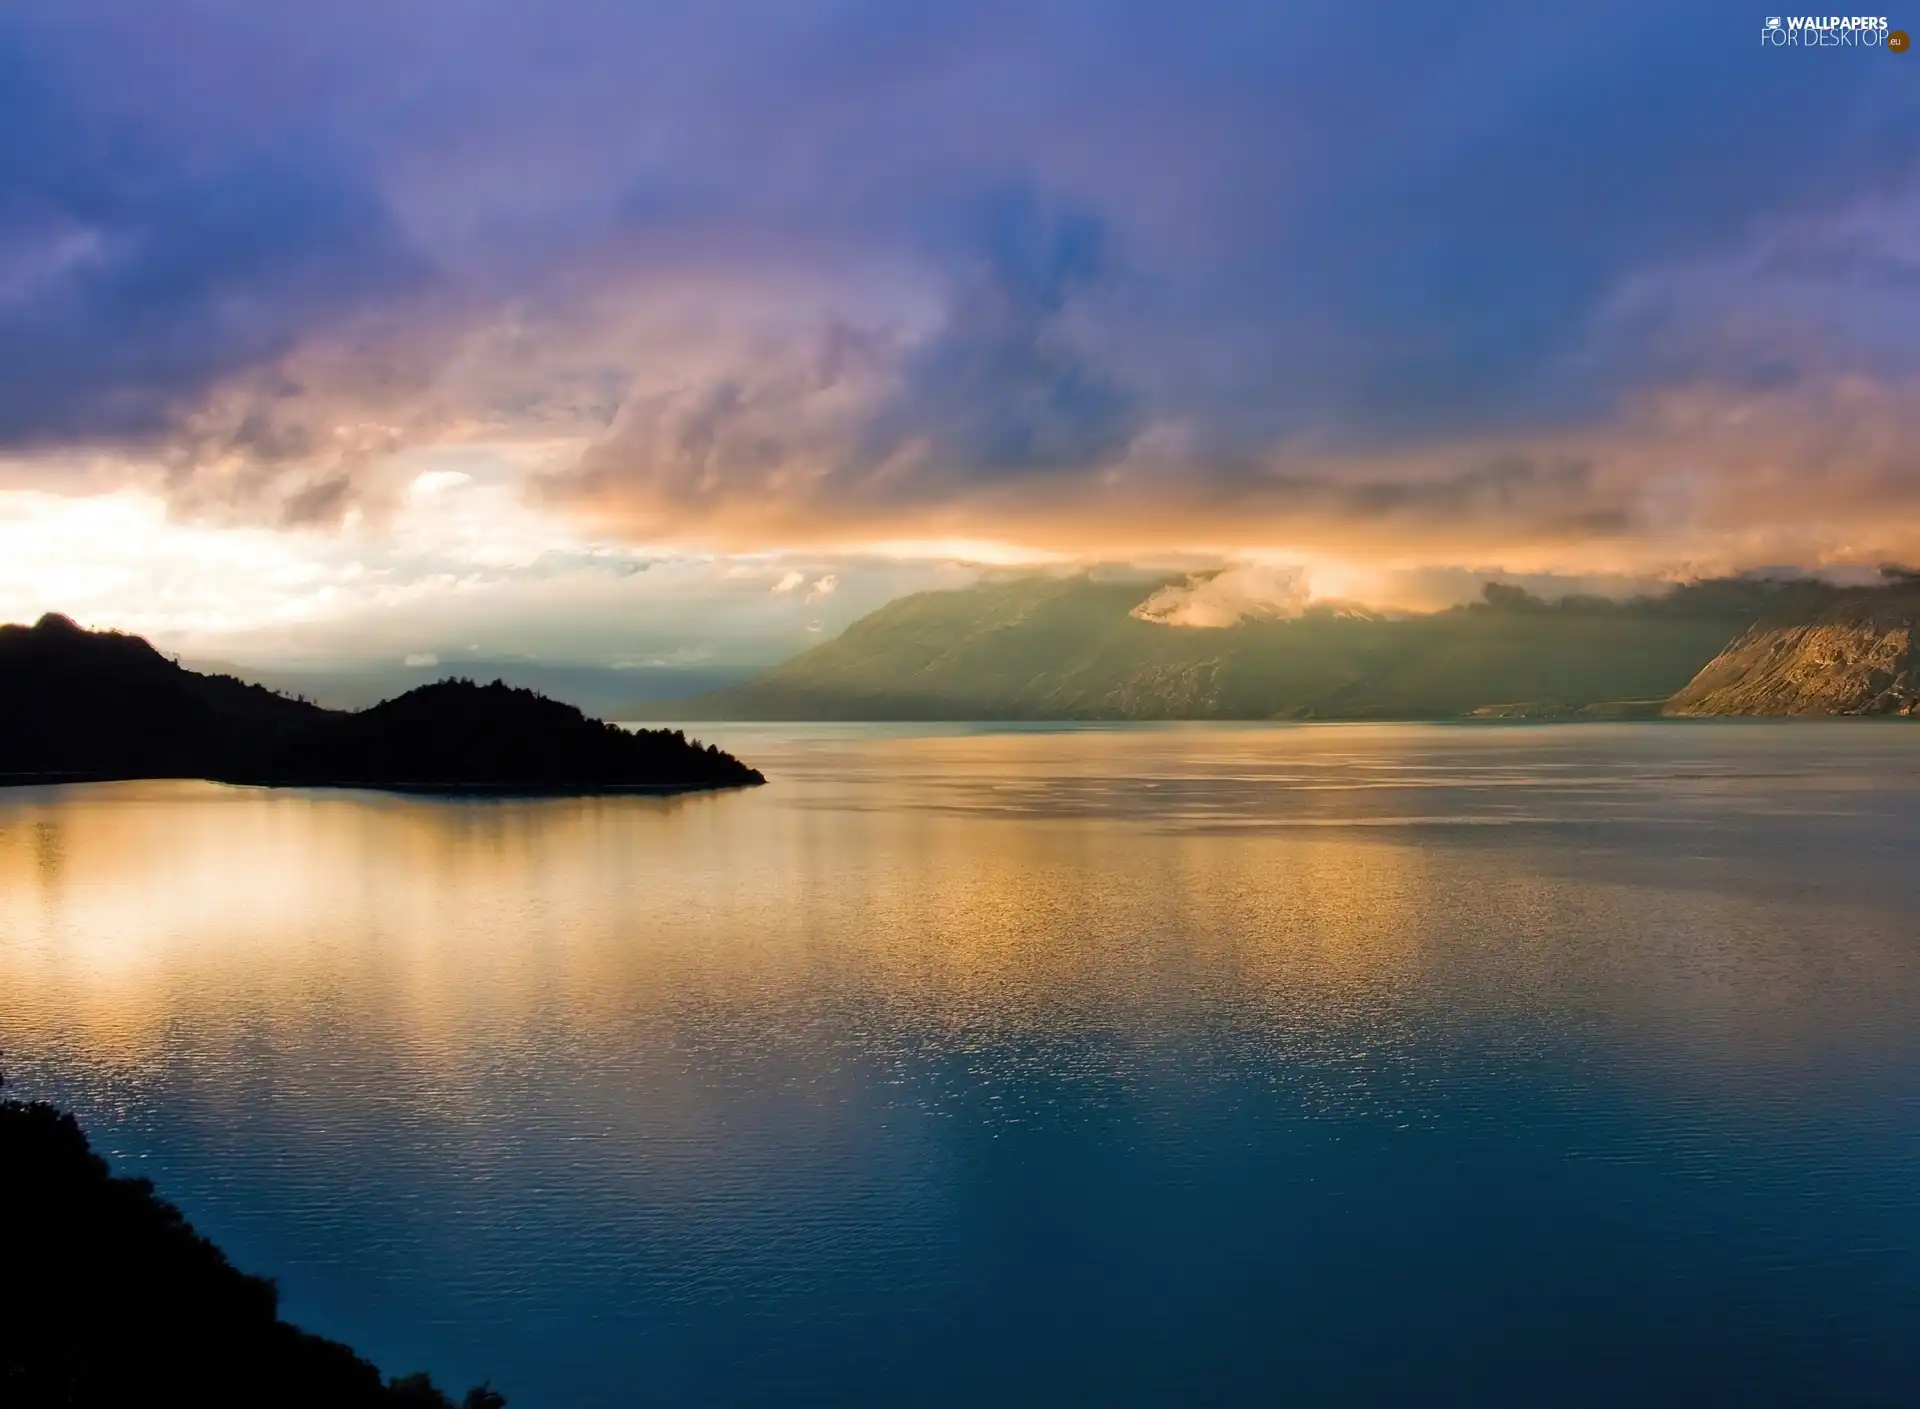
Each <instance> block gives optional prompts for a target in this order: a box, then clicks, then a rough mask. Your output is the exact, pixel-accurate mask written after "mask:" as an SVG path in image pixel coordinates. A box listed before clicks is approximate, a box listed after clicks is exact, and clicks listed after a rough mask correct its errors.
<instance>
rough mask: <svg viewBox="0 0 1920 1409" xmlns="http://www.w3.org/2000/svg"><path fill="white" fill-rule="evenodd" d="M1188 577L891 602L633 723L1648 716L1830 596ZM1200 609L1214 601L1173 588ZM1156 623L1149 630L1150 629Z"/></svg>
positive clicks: (1038, 585) (1719, 584) (643, 711)
mask: <svg viewBox="0 0 1920 1409" xmlns="http://www.w3.org/2000/svg"><path fill="white" fill-rule="evenodd" d="M1190 587H1191V583H1190V580H1188V581H1185V582H1183V581H1182V580H1178V579H1159V580H1148V581H1100V580H1096V579H1094V578H1091V577H1072V578H1023V579H1018V580H1013V581H1002V582H992V583H983V584H981V585H978V586H975V587H970V588H967V589H964V590H960V591H951V592H925V593H919V594H916V595H913V596H910V597H905V598H902V599H900V600H898V601H896V602H892V603H890V604H888V605H887V606H885V607H883V608H881V609H880V610H879V611H876V612H873V613H871V614H870V615H868V616H866V617H864V618H862V619H861V620H859V621H857V622H855V623H854V624H853V625H852V626H851V627H849V628H848V629H847V631H846V632H845V633H843V634H842V635H841V636H839V637H837V638H835V639H834V640H832V641H828V642H825V643H824V644H822V645H820V646H818V647H816V648H815V649H813V650H811V651H808V652H806V653H805V654H804V655H801V656H798V657H796V658H795V659H793V660H791V661H788V662H786V663H784V664H782V665H780V666H777V667H775V668H774V669H772V670H769V671H767V672H766V673H765V674H764V675H761V676H759V677H758V678H757V679H754V680H752V681H749V682H747V683H745V684H743V685H739V686H735V687H732V688H730V689H726V690H720V691H715V692H713V693H710V694H707V695H702V696H698V697H696V698H694V699H691V700H687V701H685V702H682V703H681V704H678V705H674V706H666V707H662V706H659V705H648V704H645V703H642V702H636V712H635V717H645V718H667V717H672V718H685V719H796V720H805V719H1269V718H1289V719H1432V718H1456V717H1460V716H1464V715H1471V714H1474V713H1475V712H1492V713H1517V714H1525V715H1554V714H1566V713H1577V712H1580V711H1583V710H1584V711H1588V712H1598V713H1612V714H1619V713H1653V712H1656V711H1657V709H1658V707H1659V705H1660V703H1661V702H1663V701H1664V700H1665V699H1666V698H1667V697H1668V696H1670V695H1672V694H1673V693H1674V692H1675V691H1677V690H1679V689H1681V688H1682V687H1683V686H1685V685H1686V684H1687V683H1688V681H1689V680H1691V679H1692V678H1693V677H1694V675H1695V674H1696V673H1697V672H1698V671H1699V670H1700V669H1701V667H1703V666H1704V665H1706V664H1707V662H1709V661H1710V660H1712V659H1713V658H1714V657H1715V655H1716V654H1718V653H1719V651H1720V650H1721V649H1722V648H1723V647H1725V646H1726V645H1727V644H1728V642H1730V641H1731V640H1733V638H1734V637H1736V636H1738V635H1739V634H1740V633H1741V632H1743V631H1745V630H1746V629H1747V628H1748V627H1750V626H1752V625H1753V624H1754V623H1755V622H1756V621H1758V620H1760V619H1761V618H1762V617H1763V616H1765V615H1767V614H1768V613H1770V612H1771V613H1776V614H1777V613H1782V612H1788V613H1790V612H1793V611H1796V610H1801V609H1803V607H1804V605H1805V604H1807V603H1810V602H1813V601H1815V600H1817V599H1819V598H1820V596H1821V594H1822V593H1823V592H1827V591H1830V590H1831V589H1826V588H1823V587H1821V585H1820V584H1817V583H1809V582H1779V581H1756V580H1747V579H1726V580H1715V581H1708V582H1702V583H1698V584H1692V585H1687V586H1681V587H1676V588H1674V589H1672V590H1671V591H1669V592H1666V593H1663V594H1661V595H1658V596H1653V597H1643V598H1636V599H1633V600H1630V601H1626V602H1615V601H1612V600H1609V599H1606V598H1600V597H1569V598H1565V599H1563V600H1561V601H1558V602H1547V601H1543V600H1542V599H1540V598H1538V597H1534V596H1532V595H1530V594H1528V593H1526V592H1525V591H1523V590H1521V589H1519V588H1517V587H1511V586H1506V585H1502V584H1498V583H1489V584H1488V585H1487V587H1486V590H1485V593H1484V595H1483V599H1482V600H1481V601H1480V602H1477V603H1474V604H1472V605H1470V606H1466V607H1460V608H1454V609H1451V610H1447V611H1441V612H1435V613H1432V614H1428V615H1417V616H1416V615H1405V614H1400V615H1388V614H1383V613H1375V612H1369V611H1366V610H1364V609H1361V608H1358V607H1356V606H1353V605H1345V604H1340V605H1318V606H1316V605H1312V604H1308V605H1306V606H1304V607H1302V608H1300V609H1299V610H1298V612H1297V614H1294V615H1290V616H1278V615H1273V614H1265V615H1258V616H1241V617H1239V618H1237V619H1233V618H1222V617H1221V616H1220V615H1219V614H1218V613H1217V612H1209V613H1208V614H1206V615H1204V616H1201V615H1200V614H1197V613H1194V612H1191V611H1189V612H1187V613H1186V616H1187V618H1188V619H1196V618H1197V619H1201V620H1205V621H1208V622H1213V621H1216V620H1222V619H1225V620H1230V621H1231V624H1221V625H1205V626H1199V625H1192V626H1183V625H1176V624H1171V622H1172V621H1173V620H1176V619H1179V618H1178V616H1177V614H1176V613H1174V612H1171V611H1167V610H1164V609H1163V608H1162V607H1154V608H1151V609H1149V610H1147V611H1146V612H1144V613H1143V611H1142V606H1143V604H1144V603H1156V602H1157V603H1161V604H1164V603H1166V602H1168V601H1170V600H1172V598H1171V597H1170V596H1169V593H1171V592H1174V591H1177V590H1184V589H1188V588H1190ZM1187 600H1196V601H1203V602H1207V603H1209V604H1217V602H1218V600H1220V599H1219V598H1217V597H1215V598H1209V597H1207V596H1206V595H1205V594H1191V593H1190V594H1189V597H1188V598H1187ZM1155 616H1158V617H1159V619H1147V618H1151V617H1155Z"/></svg>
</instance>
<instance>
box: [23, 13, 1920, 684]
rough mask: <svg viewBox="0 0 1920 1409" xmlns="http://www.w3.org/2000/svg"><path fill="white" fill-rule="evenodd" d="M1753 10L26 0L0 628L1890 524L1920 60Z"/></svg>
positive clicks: (1907, 429) (1624, 558)
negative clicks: (44, 617)
mask: <svg viewBox="0 0 1920 1409" xmlns="http://www.w3.org/2000/svg"><path fill="white" fill-rule="evenodd" d="M1767 18H1768V17H1767V16H1766V15H1765V14H1764V13H1763V12H1762V11H1761V10H1759V9H1754V8H1752V7H1749V6H1740V5H1732V4H1722V3H1699V0H1649V3H1641V2H1640V0H1617V2H1616V3H1607V4H1596V5H1590V6H1577V7H1575V6H1559V5H1541V4H1538V3H1528V4H1517V3H1515V4H1498V3H1492V4H1483V3H1473V0H1463V2H1462V3H1457V4H1452V5H1447V6H1436V5H1432V4H1413V3H1404V4H1403V3H1391V2H1390V3H1376V4H1371V5H1368V6H1365V7H1357V6H1353V5H1347V4H1332V3H1326V4H1288V3H1284V0H1264V2H1263V3H1219V4H1214V5H1204V6H1196V5H1193V4H1190V3H1181V4H1175V3H1171V0H1165V2H1163V0H1100V3H1092V2H1091V0H1089V2H1087V3H1076V2H1074V0H1004V3H1003V0H949V3H945V4H940V5H910V4H907V5H903V4H900V3H897V0H894V2H893V3H866V2H865V0H860V2H859V3H853V2H851V0H848V2H846V3H841V2H839V0H697V3H678V2H677V0H675V2H674V3H656V0H541V3H538V4H535V3H532V0H520V3H502V2H501V0H457V2H456V0H328V3H326V4H321V3H318V0H279V3H274V4H260V3H258V0H16V3H13V4H9V5H7V6H5V7H0V618H5V619H22V618H31V617H33V616H35V615H37V614H38V613H39V612H41V611H46V610H60V611H65V612H67V613H69V614H71V615H73V616H75V617H76V618H78V619H80V620H82V621H83V622H85V623H87V624H89V625H96V626H119V627H124V628H126V629H132V630H139V631H142V632H144V633H147V634H149V635H151V636H152V637H153V638H154V639H155V640H156V641H160V642H162V643H163V644H167V645H169V646H170V647H172V648H175V649H179V650H183V651H187V652H192V653H197V654H201V655H207V654H213V655H219V656H222V657H224V658H229V659H234V660H242V661H245V660H261V661H267V660H275V661H295V660H339V661H346V660H363V659H364V660H381V661H390V662H397V661H401V660H404V659H406V658H408V657H412V658H415V659H420V660H424V659H427V658H429V657H432V658H435V659H438V658H439V657H440V656H442V655H444V654H446V653H449V652H458V651H467V652H479V653H482V654H505V655H524V656H530V657H540V658H543V659H553V660H568V661H576V662H583V663H597V664H633V665H639V664H645V665H650V666H672V665H674V664H676V663H684V664H688V665H693V664H700V663H707V664H711V663H715V662H720V663H725V664H735V665H737V664H751V663H754V662H765V661H770V660H774V659H778V658H780V657H782V656H784V655H789V654H792V653H793V652H795V651H797V650H800V649H803V648H804V647H805V646H807V645H808V644H811V643H812V642H815V641H817V640H820V639H822V638H823V636H825V635H830V634H831V633H832V632H834V631H837V630H838V629H840V628H841V627H842V626H844V625H845V624H846V623H847V622H848V621H850V620H852V619H853V618H855V617H857V616H859V615H860V614H862V613H863V612H865V611H868V610H871V609H872V608H873V607H875V606H877V605H879V604H880V603H882V602H884V601H886V600H888V599H890V598H891V597H894V596H897V595H899V594H901V593H904V592H909V591H916V590H923V589H927V588H937V587H951V586H958V585H964V584H965V583H966V582H968V581H971V580H974V579H975V578H976V577H978V576H979V575H981V574H982V573H987V572H1004V571H1008V570H1013V569H1023V568H1027V567H1034V568H1044V569H1047V570H1052V571H1068V570H1075V569H1077V568H1079V567H1082V566H1087V565H1093V564H1099V565H1104V566H1107V567H1112V566H1114V565H1123V564H1125V565H1134V566H1138V567H1141V568H1143V569H1149V570H1169V571H1171V570H1183V571H1193V570H1201V569H1211V568H1216V567H1219V568H1226V569H1229V570H1230V571H1232V572H1234V573H1235V574H1237V576H1236V577H1235V578H1234V579H1233V580H1234V581H1235V582H1238V583H1240V584H1243V585H1244V584H1254V585H1255V586H1258V584H1261V583H1267V582H1271V583H1273V584H1276V588H1275V590H1276V591H1279V592H1281V593H1283V594H1284V595H1287V596H1288V597H1289V598H1312V597H1320V598H1326V597H1354V598H1359V599H1362V600H1369V601H1373V602H1375V603H1377V604H1381V605H1411V606H1422V605H1438V604H1441V603H1442V602H1444V601H1445V600H1450V599H1452V598H1454V597H1457V596H1464V595H1468V594H1470V593H1471V591H1472V590H1473V588H1474V586H1475V585H1477V583H1478V581H1480V580H1481V579H1482V578H1484V577H1486V576H1490V575H1501V576H1505V577H1509V578H1512V579H1514V580H1521V579H1525V580H1527V581H1530V582H1536V583H1542V582H1544V583H1552V582H1556V581H1565V582H1567V583H1569V584H1573V585H1575V586H1577V587H1578V588H1579V589H1580V590H1592V589H1593V588H1594V587H1595V586H1596V585H1597V586H1599V587H1601V588H1606V587H1608V586H1609V585H1611V586H1613V587H1616V588H1618V589H1619V590H1623V591H1624V590H1635V589H1638V588H1641V587H1644V586H1645V585H1646V584H1647V583H1657V582H1659V581H1664V580H1671V579H1676V578H1686V577H1692V576H1700V575H1706V574H1714V573H1721V572H1731V571H1742V570H1748V569H1755V568H1762V567H1765V568H1774V567H1780V566H1794V567H1800V568H1806V569H1831V570H1835V571H1842V572H1844V571H1867V570H1871V569H1872V568H1873V567H1875V566H1877V565H1878V564H1880V563H1885V562H1904V563H1916V562H1920V436H1916V434H1915V432H1916V429H1920V399H1917V398H1916V396H1915V392H1916V390H1917V389H1920V58H1916V57H1914V56H1912V55H1911V54H1910V53H1908V54H1896V53H1893V52H1889V51H1888V50H1887V49H1886V48H1884V47H1883V46H1880V45H1878V44H1861V43H1844V42H1843V43H1833V44H1828V45H1822V46H1802V45H1797V44H1796V45H1779V44H1774V43H1769V42H1766V35H1765V33H1764V30H1765V27H1766V23H1767ZM1889 18H1890V20H1891V22H1892V24H1893V25H1894V26H1895V27H1898V26H1899V25H1901V23H1902V17H1901V16H1899V15H1897V14H1896V15H1892V16H1890V17H1889ZM1907 18H1908V19H1910V20H1911V21H1912V26H1911V27H1913V28H1920V12H1916V13H1915V14H1914V15H1912V16H1910V17H1907ZM1854 37H1855V38H1858V37H1859V36H1858V35H1855V36H1854ZM1873 37H1874V38H1876V39H1877V37H1878V36H1877V32H1876V33H1874V36H1873ZM1160 616H1161V618H1162V619H1164V620H1167V621H1168V622H1169V623H1170V624H1173V625H1177V624H1180V623H1181V622H1183V621H1188V619H1189V618H1192V622H1191V623H1190V624H1197V622H1198V620H1199V618H1201V617H1204V616H1205V613H1204V612H1202V613H1184V614H1183V613H1178V612H1163V613H1160Z"/></svg>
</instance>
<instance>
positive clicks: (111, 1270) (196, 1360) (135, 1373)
mask: <svg viewBox="0 0 1920 1409" xmlns="http://www.w3.org/2000/svg"><path fill="white" fill-rule="evenodd" d="M0 1207H5V1208H6V1209H7V1210H8V1212H9V1214H10V1217H9V1219H8V1225H7V1236H6V1240H5V1248H4V1250H0V1403H5V1404H6V1405H8V1406H10V1409H43V1406H44V1409H54V1406H61V1409H118V1406H123V1405H134V1404H164V1403H165V1402H167V1401H168V1400H172V1401H173V1402H174V1403H175V1404H193V1405H199V1406H203V1409H242V1406H247V1409H252V1406H258V1405H277V1406H282V1409H407V1406H413V1409H453V1403H452V1401H451V1400H449V1399H448V1398H447V1396H446V1395H445V1394H443V1393H442V1392H441V1391H440V1390H439V1389H437V1388H435V1387H434V1385H433V1382H432V1381H431V1380H429V1379H428V1378H427V1377H426V1376H425V1375H410V1376H407V1377H406V1378H404V1379H398V1380H390V1381H389V1380H382V1379H381V1377H380V1372H379V1371H378V1370H377V1369H375V1368H374V1367H373V1366H372V1365H371V1364H369V1363H368V1362H367V1361H365V1360H362V1359H361V1358H360V1357H359V1356H358V1355H356V1354H354V1353H353V1351H352V1350H350V1349H349V1348H348V1347H346V1346H344V1345H341V1344H340V1343H339V1342H338V1341H330V1340H325V1339H322V1338H321V1337H319V1336H316V1335H311V1334H309V1333H307V1332H305V1331H302V1330H300V1329H299V1328H298V1327H297V1326H291V1325H289V1324H288V1323H287V1322H285V1321H282V1320H281V1319H280V1317H279V1295H278V1293H277V1292H276V1291H275V1290H274V1285H273V1283H272V1282H269V1281H267V1280H265V1279H264V1278H260V1277H249V1276H247V1275H245V1274H244V1273H242V1272H239V1271H238V1270H236V1269H235V1268H234V1266H233V1265H232V1264H231V1263H230V1262H228V1261H227V1259H226V1257H225V1255H224V1254H222V1253H221V1251H220V1249H218V1248H217V1247H215V1246H214V1245H213V1244H212V1243H210V1242H208V1241H207V1240H206V1239H205V1238H203V1237H201V1236H200V1235H199V1234H198V1233H196V1232H195V1231H194V1230H193V1226H192V1225H191V1224H190V1223H188V1222H187V1221H186V1220H185V1219H184V1218H182V1217H181V1216H180V1211H179V1210H178V1209H176V1208H174V1207H173V1206H172V1205H171V1204H168V1203H165V1202H163V1201H161V1200H160V1199H158V1198H156V1197H155V1196H154V1192H153V1186H152V1185H151V1184H149V1183H147V1182H146V1181H145V1180H143V1179H115V1178H112V1177H111V1176H110V1175H109V1173H108V1170H107V1165H106V1162H105V1161H104V1160H102V1159H101V1158H100V1157H99V1156H98V1155H96V1154H94V1153H93V1151H92V1150H91V1149H89V1148H88V1145H87V1138H86V1136H85V1135H84V1134H83V1133H81V1130H80V1127H79V1126H78V1125H77V1124H75V1123H74V1119H73V1117H72V1116H70V1115H64V1114H62V1113H61V1112H59V1111H56V1110H54V1109H53V1108H52V1107H50V1106H45V1105H39V1104H35V1105H26V1104H22V1103H20V1102H17V1101H0ZM464 1404H465V1406H467V1409H502V1406H504V1405H505V1404H506V1399H505V1398H504V1397H503V1396H501V1395H500V1394H498V1393H496V1392H495V1391H493V1390H492V1389H490V1388H488V1387H486V1386H481V1387H478V1388H476V1389H474V1390H471V1391H469V1393H468V1394H467V1396H466V1399H465V1400H464Z"/></svg>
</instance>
